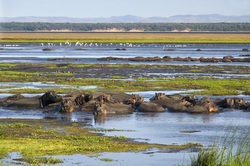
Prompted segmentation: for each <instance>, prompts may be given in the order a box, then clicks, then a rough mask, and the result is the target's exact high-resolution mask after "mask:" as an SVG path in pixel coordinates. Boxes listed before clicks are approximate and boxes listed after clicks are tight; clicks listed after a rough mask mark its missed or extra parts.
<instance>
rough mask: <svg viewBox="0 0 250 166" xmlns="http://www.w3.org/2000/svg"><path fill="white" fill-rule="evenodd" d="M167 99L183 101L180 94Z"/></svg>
mask: <svg viewBox="0 0 250 166" xmlns="http://www.w3.org/2000/svg"><path fill="white" fill-rule="evenodd" d="M167 97H169V98H170V99H173V100H175V101H180V100H182V99H183V96H182V95H180V94H174V95H168V96H167Z"/></svg>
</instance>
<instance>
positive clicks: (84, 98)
mask: <svg viewBox="0 0 250 166" xmlns="http://www.w3.org/2000/svg"><path fill="white" fill-rule="evenodd" d="M92 99H93V95H92V94H80V95H78V96H76V98H75V103H76V105H78V106H82V105H83V104H85V103H87V102H89V101H90V100H92Z"/></svg>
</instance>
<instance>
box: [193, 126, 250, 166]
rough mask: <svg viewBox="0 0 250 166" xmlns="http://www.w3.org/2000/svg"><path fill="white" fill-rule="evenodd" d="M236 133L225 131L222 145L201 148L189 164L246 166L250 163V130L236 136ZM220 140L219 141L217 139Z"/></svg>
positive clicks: (200, 165) (195, 165)
mask: <svg viewBox="0 0 250 166" xmlns="http://www.w3.org/2000/svg"><path fill="white" fill-rule="evenodd" d="M237 136H238V135H237V133H236V132H235V133H233V134H232V133H227V135H226V137H225V138H224V141H223V143H222V145H220V144H219V143H214V145H213V146H212V147H208V148H205V149H202V150H201V151H200V152H199V153H198V156H197V157H191V166H248V165H249V163H250V146H249V145H250V131H248V132H247V133H246V134H245V135H244V134H243V135H240V136H239V138H237ZM218 142H221V141H218Z"/></svg>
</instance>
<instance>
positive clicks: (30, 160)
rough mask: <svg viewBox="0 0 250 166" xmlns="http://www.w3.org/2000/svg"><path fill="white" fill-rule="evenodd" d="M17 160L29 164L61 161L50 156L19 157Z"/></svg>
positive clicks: (57, 162)
mask: <svg viewBox="0 0 250 166" xmlns="http://www.w3.org/2000/svg"><path fill="white" fill-rule="evenodd" d="M19 161H22V162H26V163H29V164H32V165H33V164H35V165H38V164H46V165H47V164H59V163H63V161H62V160H61V159H58V158H52V157H24V158H21V159H19Z"/></svg>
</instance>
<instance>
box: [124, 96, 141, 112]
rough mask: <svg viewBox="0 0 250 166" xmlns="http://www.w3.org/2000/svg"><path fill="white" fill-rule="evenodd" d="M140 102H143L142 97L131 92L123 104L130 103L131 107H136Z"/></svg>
mask: <svg viewBox="0 0 250 166" xmlns="http://www.w3.org/2000/svg"><path fill="white" fill-rule="evenodd" d="M142 102H144V98H143V97H141V96H140V95H136V94H132V95H131V97H130V98H129V99H128V100H127V101H126V102H125V103H124V104H128V105H132V107H133V108H135V109H136V108H137V107H138V106H139V105H140V104H141V103H142Z"/></svg>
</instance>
